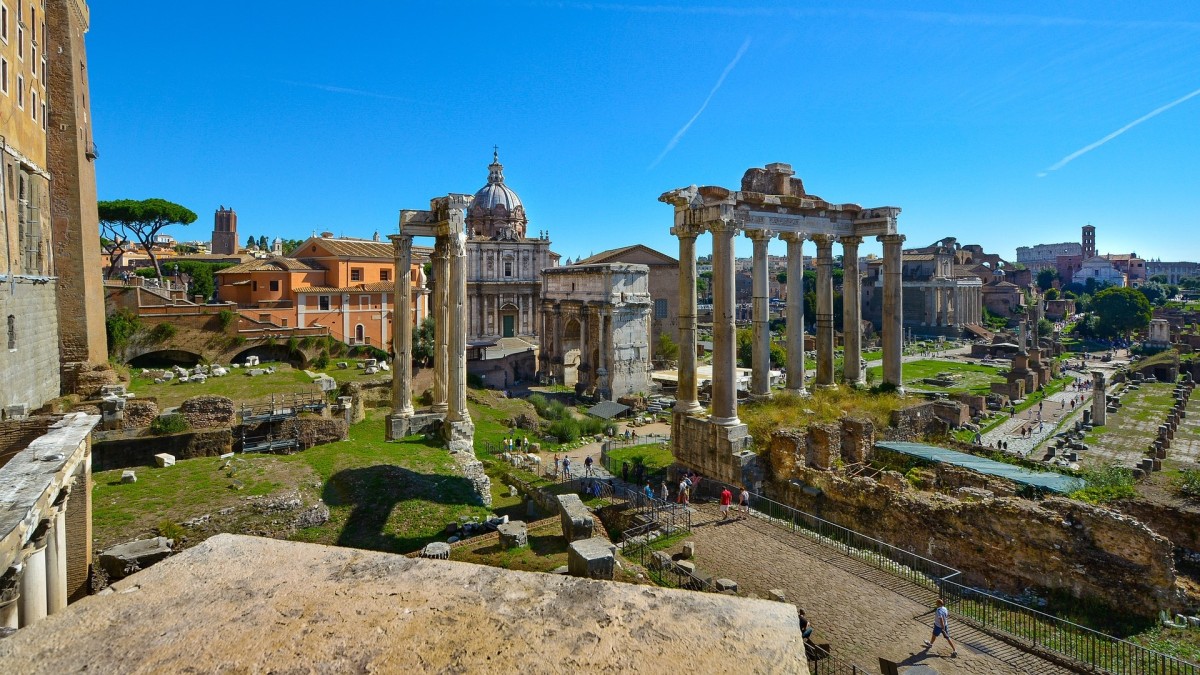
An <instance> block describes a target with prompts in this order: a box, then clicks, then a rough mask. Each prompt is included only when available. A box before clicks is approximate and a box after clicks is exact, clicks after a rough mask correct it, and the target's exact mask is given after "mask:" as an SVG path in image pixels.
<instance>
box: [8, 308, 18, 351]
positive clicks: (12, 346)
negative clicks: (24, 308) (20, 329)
mask: <svg viewBox="0 0 1200 675" xmlns="http://www.w3.org/2000/svg"><path fill="white" fill-rule="evenodd" d="M8 351H10V352H15V351H17V317H16V316H14V315H12V314H9V315H8Z"/></svg>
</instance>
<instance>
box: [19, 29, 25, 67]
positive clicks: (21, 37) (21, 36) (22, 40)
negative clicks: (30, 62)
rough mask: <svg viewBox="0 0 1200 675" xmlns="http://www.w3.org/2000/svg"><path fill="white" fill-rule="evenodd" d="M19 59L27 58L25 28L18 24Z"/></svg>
mask: <svg viewBox="0 0 1200 675" xmlns="http://www.w3.org/2000/svg"><path fill="white" fill-rule="evenodd" d="M17 60H18V61H24V60H25V29H24V28H21V26H20V25H19V24H18V25H17Z"/></svg>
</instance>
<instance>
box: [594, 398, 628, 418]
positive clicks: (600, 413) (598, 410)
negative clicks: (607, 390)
mask: <svg viewBox="0 0 1200 675" xmlns="http://www.w3.org/2000/svg"><path fill="white" fill-rule="evenodd" d="M627 410H629V406H627V405H622V404H620V403H617V402H616V401H601V402H599V403H597V404H596V405H594V406H592V407H591V408H588V414H589V415H592V416H595V417H599V418H600V419H605V420H611V419H612V418H614V417H616V416H617V415H624V414H625V412H626V411H627Z"/></svg>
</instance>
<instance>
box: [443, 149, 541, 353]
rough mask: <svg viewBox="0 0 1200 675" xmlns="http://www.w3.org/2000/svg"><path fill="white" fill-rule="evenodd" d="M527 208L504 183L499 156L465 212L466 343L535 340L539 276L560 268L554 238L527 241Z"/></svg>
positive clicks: (531, 238) (538, 302)
mask: <svg viewBox="0 0 1200 675" xmlns="http://www.w3.org/2000/svg"><path fill="white" fill-rule="evenodd" d="M528 224H529V221H528V218H526V216H525V206H524V205H523V204H521V199H520V198H519V197H517V193H515V192H513V191H512V189H511V188H509V187H508V186H507V185H505V183H504V166H503V165H501V164H500V159H499V156H498V154H497V155H494V156H493V161H492V164H491V165H490V166H488V181H487V185H484V186H483V187H482V188H480V190H479V191H478V192H476V193H475V196H474V197H473V198H472V200H471V206H470V207H469V208H468V209H467V217H466V226H467V240H466V251H467V259H466V274H467V308H466V312H467V339H468V340H469V341H471V342H475V341H484V340H488V339H495V338H504V337H536V336H537V332H538V324H539V321H540V320H539V318H538V316H539V314H540V311H539V310H540V298H539V293H540V292H541V273H542V270H544V269H546V268H548V267H551V266H553V265H556V264H557V258H558V256H556V255H555V254H553V253H551V252H550V237H549V234H547V233H544V232H542V233H539V234H538V236H536V237H530V236H528V233H527V231H526V228H527V226H528Z"/></svg>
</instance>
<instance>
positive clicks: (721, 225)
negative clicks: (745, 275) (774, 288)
mask: <svg viewBox="0 0 1200 675" xmlns="http://www.w3.org/2000/svg"><path fill="white" fill-rule="evenodd" d="M708 226H709V229H710V230H711V231H712V236H713V254H712V261H713V277H712V281H713V360H712V363H713V368H712V404H713V414H712V417H711V418H710V419H711V421H712V422H713V423H715V424H720V425H724V426H733V425H735V424H740V423H741V421H740V420H739V419H738V415H737V333H736V329H735V325H734V311H735V310H736V306H735V301H736V296H735V294H734V278H733V269H734V251H733V237H734V235H736V234H737V224H736V223H735V222H734V221H733V219H732V218H721V219H719V220H714V221H711V222H709V224H708Z"/></svg>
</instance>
